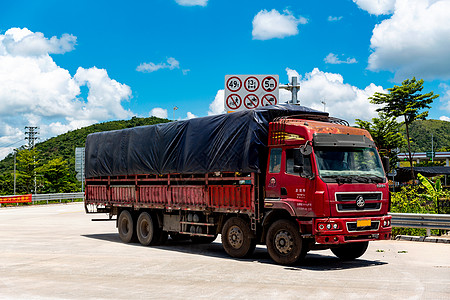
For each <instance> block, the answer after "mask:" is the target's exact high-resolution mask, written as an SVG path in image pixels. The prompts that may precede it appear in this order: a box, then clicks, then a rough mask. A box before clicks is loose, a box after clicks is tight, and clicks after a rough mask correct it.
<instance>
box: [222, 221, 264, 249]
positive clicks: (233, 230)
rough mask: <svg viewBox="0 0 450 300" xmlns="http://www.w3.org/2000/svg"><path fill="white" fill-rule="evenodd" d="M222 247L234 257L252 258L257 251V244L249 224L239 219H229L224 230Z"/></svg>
mask: <svg viewBox="0 0 450 300" xmlns="http://www.w3.org/2000/svg"><path fill="white" fill-rule="evenodd" d="M222 245H223V248H224V249H225V252H227V253H228V254H229V255H230V256H232V257H236V258H242V257H248V256H250V255H251V254H252V253H253V251H254V250H255V247H256V242H255V239H254V238H253V233H252V232H251V230H250V226H249V224H248V223H247V222H246V221H244V220H243V219H241V218H237V217H232V218H230V219H228V220H227V221H226V222H225V224H224V225H223V229H222Z"/></svg>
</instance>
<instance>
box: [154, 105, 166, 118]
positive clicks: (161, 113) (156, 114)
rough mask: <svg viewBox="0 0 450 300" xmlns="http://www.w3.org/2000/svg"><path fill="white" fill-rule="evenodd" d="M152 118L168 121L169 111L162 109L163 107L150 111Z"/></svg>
mask: <svg viewBox="0 0 450 300" xmlns="http://www.w3.org/2000/svg"><path fill="white" fill-rule="evenodd" d="M150 116H152V117H157V118H161V119H167V117H168V114H167V109H164V108H161V107H155V108H153V109H152V110H151V111H150Z"/></svg>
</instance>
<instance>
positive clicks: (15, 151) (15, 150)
mask: <svg viewBox="0 0 450 300" xmlns="http://www.w3.org/2000/svg"><path fill="white" fill-rule="evenodd" d="M16 153H17V149H14V196H15V195H16Z"/></svg>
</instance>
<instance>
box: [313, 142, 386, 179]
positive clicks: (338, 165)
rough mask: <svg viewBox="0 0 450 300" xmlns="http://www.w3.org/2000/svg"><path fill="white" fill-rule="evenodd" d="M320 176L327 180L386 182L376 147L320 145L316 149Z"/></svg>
mask: <svg viewBox="0 0 450 300" xmlns="http://www.w3.org/2000/svg"><path fill="white" fill-rule="evenodd" d="M314 153H315V155H316V160H317V168H318V170H319V175H320V177H321V178H322V179H323V180H324V181H325V182H337V183H352V182H361V183H364V182H365V183H369V182H377V183H378V182H384V181H385V176H384V171H383V167H382V165H381V162H380V158H379V156H378V153H377V151H376V149H375V148H337V147H320V148H316V149H315V150H314Z"/></svg>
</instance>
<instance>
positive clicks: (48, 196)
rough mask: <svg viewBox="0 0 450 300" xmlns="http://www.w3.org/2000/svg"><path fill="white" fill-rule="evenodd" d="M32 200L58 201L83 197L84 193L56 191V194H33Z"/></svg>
mask: <svg viewBox="0 0 450 300" xmlns="http://www.w3.org/2000/svg"><path fill="white" fill-rule="evenodd" d="M31 199H32V200H31V201H32V202H38V201H46V202H47V203H48V201H58V200H59V202H61V201H62V200H76V199H84V193H83V192H81V193H58V194H34V195H32V198H31Z"/></svg>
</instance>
